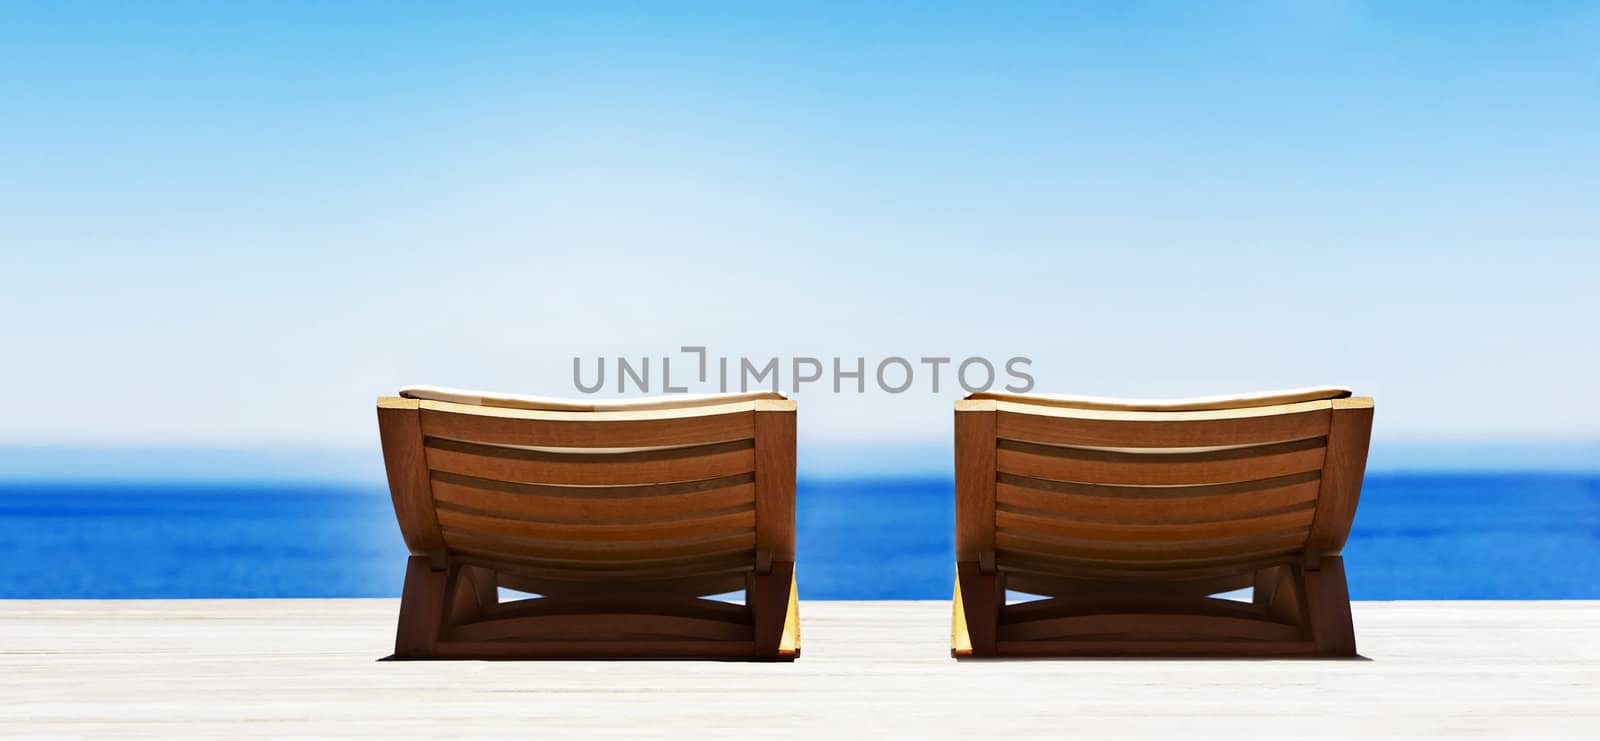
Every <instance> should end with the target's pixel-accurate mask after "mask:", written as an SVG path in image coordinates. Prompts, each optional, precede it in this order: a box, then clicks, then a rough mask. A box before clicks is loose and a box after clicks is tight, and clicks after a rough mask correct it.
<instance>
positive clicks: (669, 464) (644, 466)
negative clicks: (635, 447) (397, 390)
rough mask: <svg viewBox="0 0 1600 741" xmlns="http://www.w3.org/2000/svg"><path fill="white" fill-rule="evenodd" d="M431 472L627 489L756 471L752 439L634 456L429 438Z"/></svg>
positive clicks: (538, 482)
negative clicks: (623, 487)
mask: <svg viewBox="0 0 1600 741" xmlns="http://www.w3.org/2000/svg"><path fill="white" fill-rule="evenodd" d="M426 452H427V459H428V468H429V469H431V470H432V471H435V472H439V471H443V472H448V473H454V474H458V475H462V476H471V477H474V478H481V479H490V480H499V481H513V482H519V483H530V484H554V485H579V486H619V485H621V486H627V485H648V484H661V483H672V482H681V481H698V480H702V479H712V478H721V477H726V476H732V475H736V474H741V473H746V472H749V471H752V470H754V469H755V451H754V450H753V449H752V446H751V444H750V441H748V440H736V441H732V442H729V443H718V444H714V445H701V446H692V447H683V448H660V449H652V450H646V451H637V452H630V453H584V452H573V453H552V452H547V451H542V450H525V449H521V448H505V447H499V446H494V445H478V444H474V443H465V442H460V441H455V440H442V439H438V438H431V437H430V438H428V439H427V443H426Z"/></svg>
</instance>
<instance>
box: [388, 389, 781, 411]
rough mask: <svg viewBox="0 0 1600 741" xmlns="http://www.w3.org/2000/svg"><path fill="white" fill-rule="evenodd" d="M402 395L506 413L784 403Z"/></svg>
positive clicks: (678, 397) (697, 397)
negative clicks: (500, 409)
mask: <svg viewBox="0 0 1600 741" xmlns="http://www.w3.org/2000/svg"><path fill="white" fill-rule="evenodd" d="M400 395H401V396H402V397H405V398H407V399H421V400H425V401H447V402H451V403H454V404H473V405H477V406H486V407H503V408H507V409H531V410H536V411H547V412H623V411H633V410H640V409H681V408H685V407H705V406H715V405H717V404H734V403H738V402H741V401H755V400H758V399H782V398H784V396H783V394H780V393H777V392H775V391H750V392H746V393H733V394H670V395H667V396H645V397H639V398H634V399H563V398H560V397H555V396H528V395H525V394H502V393H496V392H493V391H473V390H469V389H453V388H445V387H443V386H406V387H405V388H402V389H400Z"/></svg>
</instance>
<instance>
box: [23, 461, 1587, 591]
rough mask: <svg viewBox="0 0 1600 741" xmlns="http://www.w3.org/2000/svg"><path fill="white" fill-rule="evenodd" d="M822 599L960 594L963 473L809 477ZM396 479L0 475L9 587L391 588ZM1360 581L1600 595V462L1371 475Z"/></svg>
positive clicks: (811, 567)
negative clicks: (27, 479)
mask: <svg viewBox="0 0 1600 741" xmlns="http://www.w3.org/2000/svg"><path fill="white" fill-rule="evenodd" d="M797 499H798V522H797V528H798V533H797V537H798V539H799V551H800V552H799V569H798V572H799V579H800V589H801V594H802V595H803V596H804V597H807V598H811V599H946V598H948V597H949V596H950V585H951V578H952V575H953V566H952V562H951V559H952V542H951V531H952V528H953V515H952V512H951V499H952V484H951V482H950V481H949V480H939V479H875V480H874V479H861V480H804V479H802V481H801V482H800V486H799V491H798V494H797ZM405 557H406V551H405V548H404V546H403V545H402V544H401V541H400V533H399V530H398V529H397V528H396V526H395V522H394V512H393V510H392V509H391V507H390V504H389V497H388V492H387V491H386V490H385V489H383V488H382V487H381V486H373V487H351V486H309V485H295V486H288V485H250V484H240V485H232V486H227V485H216V484H206V485H198V484H170V485H154V484H137V485H135V484H126V485H107V484H98V483H97V484H83V485H73V484H62V483H47V484H28V483H0V598H6V599H15V598H38V599H55V598H189V597H393V596H398V595H399V593H400V585H401V574H402V570H403V563H404V561H405ZM1345 562H1346V568H1347V571H1348V575H1349V580H1350V590H1351V596H1352V597H1354V598H1355V599H1367V600H1394V599H1596V598H1600V476H1595V475H1578V474H1571V475H1568V474H1549V475H1530V474H1503V475H1485V474H1462V475H1439V474H1427V475H1423V474H1410V475H1398V474H1389V475H1369V476H1368V477H1367V481H1366V486H1365V488H1364V490H1363V493H1362V497H1361V507H1360V510H1359V511H1358V512H1357V515H1356V520H1355V527H1354V530H1353V532H1352V534H1351V537H1350V541H1349V544H1348V545H1347V546H1346V548H1345Z"/></svg>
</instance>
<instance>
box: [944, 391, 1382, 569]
mask: <svg viewBox="0 0 1600 741" xmlns="http://www.w3.org/2000/svg"><path fill="white" fill-rule="evenodd" d="M1308 397H1309V398H1308ZM1319 397H1320V398H1319ZM1348 397H1349V392H1348V391H1344V390H1342V389H1333V388H1328V389H1309V390H1301V391H1297V392H1282V393H1278V394H1261V395H1250V396H1246V397H1217V398H1213V399H1209V400H1193V401H1190V402H1162V403H1151V404H1145V403H1138V402H1116V401H1113V400H1104V399H1081V398H1075V397H1023V396H1015V395H974V397H973V398H969V399H967V400H964V401H961V402H957V405H956V476H957V482H956V488H957V491H956V499H957V502H956V503H957V511H956V518H957V525H956V547H957V558H958V560H975V561H980V562H989V561H990V560H991V559H992V564H990V563H986V565H989V566H991V567H992V568H996V569H998V570H1000V571H1014V572H1031V573H1039V574H1060V575H1070V576H1072V577H1074V578H1084V579H1096V578H1106V579H1119V580H1121V579H1130V578H1133V579H1139V578H1149V579H1173V578H1189V577H1195V578H1202V577H1205V576H1207V575H1212V574H1221V573H1226V572H1233V571H1237V570H1239V569H1241V568H1250V567H1252V566H1258V565H1265V564H1270V563H1277V562H1289V561H1293V560H1295V559H1302V558H1304V559H1308V560H1311V561H1314V560H1315V559H1317V558H1319V557H1321V556H1324V555H1337V554H1338V553H1339V552H1340V549H1341V548H1342V547H1343V545H1344V542H1345V538H1346V536H1347V535H1348V534H1349V530H1350V523H1351V519H1352V518H1353V517H1354V515H1355V507H1356V502H1357V499H1358V498H1359V496H1360V491H1361V480H1362V475H1363V472H1364V469H1365V466H1366V457H1367V446H1368V440H1369V438H1370V434H1371V426H1372V411H1373V403H1372V400H1371V399H1370V398H1348Z"/></svg>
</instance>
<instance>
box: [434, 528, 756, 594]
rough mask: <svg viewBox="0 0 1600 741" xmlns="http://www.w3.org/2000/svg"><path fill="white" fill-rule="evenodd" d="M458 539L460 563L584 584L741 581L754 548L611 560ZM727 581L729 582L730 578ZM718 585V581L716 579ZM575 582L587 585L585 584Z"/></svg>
mask: <svg viewBox="0 0 1600 741" xmlns="http://www.w3.org/2000/svg"><path fill="white" fill-rule="evenodd" d="M463 542H464V544H461V545H456V546H454V547H453V548H454V550H453V551H452V554H451V556H452V557H453V558H455V559H456V560H459V561H460V562H461V563H464V564H470V565H474V566H483V567H486V568H491V569H495V570H496V571H505V572H510V573H511V574H516V575H519V576H520V577H522V579H523V580H524V581H522V582H521V583H524V584H529V585H531V584H533V583H537V581H539V580H547V581H549V582H552V583H553V582H562V581H570V582H586V583H589V584H593V583H596V582H599V581H604V582H614V583H623V582H629V581H638V582H647V581H662V580H699V579H700V578H701V577H713V576H720V575H726V574H732V575H735V576H738V577H739V578H740V584H741V585H742V579H743V576H742V575H743V574H744V573H746V572H751V571H754V570H755V554H754V549H739V550H737V551H729V552H727V553H713V554H708V555H704V556H692V557H688V558H662V559H651V560H625V561H611V560H599V559H582V560H575V559H560V558H538V557H533V556H525V555H520V554H513V553H508V552H506V551H504V550H502V549H500V548H499V547H498V546H496V545H490V546H484V545H482V544H480V543H477V542H474V541H473V540H472V539H470V538H468V539H466V540H465V541H463ZM504 583H505V584H506V586H508V587H510V588H513V589H515V588H517V587H515V586H512V585H513V583H514V579H513V578H507V579H506V580H505V582H504ZM729 583H732V582H731V580H730V582H729ZM718 584H719V586H720V585H721V582H720V580H719V581H718ZM575 586H587V584H585V585H575ZM547 589H548V588H547ZM536 591H537V590H536ZM537 593H539V594H555V593H556V592H553V591H537ZM713 593H715V592H712V591H706V592H700V594H713Z"/></svg>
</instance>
